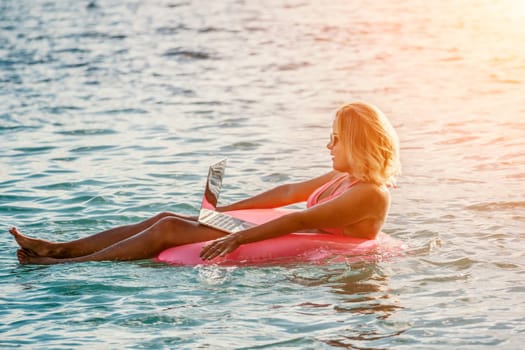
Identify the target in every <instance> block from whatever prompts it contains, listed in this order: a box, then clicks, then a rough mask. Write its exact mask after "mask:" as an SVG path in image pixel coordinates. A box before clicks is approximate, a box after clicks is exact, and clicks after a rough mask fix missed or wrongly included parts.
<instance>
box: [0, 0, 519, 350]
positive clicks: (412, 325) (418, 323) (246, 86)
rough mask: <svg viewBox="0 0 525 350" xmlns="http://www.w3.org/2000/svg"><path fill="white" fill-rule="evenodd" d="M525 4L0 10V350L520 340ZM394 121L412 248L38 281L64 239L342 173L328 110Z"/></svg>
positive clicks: (109, 265) (399, 205) (49, 273)
mask: <svg viewBox="0 0 525 350" xmlns="http://www.w3.org/2000/svg"><path fill="white" fill-rule="evenodd" d="M524 19H525V6H524V5H523V2H522V1H519V0H498V1H496V0H484V1H474V0H458V1H452V0H445V1H439V2H421V1H415V0H391V1H388V0H383V1H374V2H367V1H342V0H341V1H339V0H334V1H330V2H318V1H313V2H306V1H302V0H298V1H284V2H281V1H261V2H242V1H233V0H231V1H230V0H224V1H216V2H204V1H192V2H184V1H177V0H171V1H163V0H152V1H132V2H129V1H127V2H124V1H120V0H107V1H98V0H94V1H91V2H75V1H67V0H65V1H55V2H47V1H26V0H18V1H15V0H4V1H1V2H0V89H1V92H2V93H1V94H0V106H1V107H0V141H1V152H0V224H1V227H2V230H3V231H4V234H3V235H1V236H0V248H1V249H0V261H1V265H0V266H1V267H0V285H1V290H2V293H1V295H0V314H1V315H2V322H1V324H0V348H24V349H25V348H27V349H30V348H34V349H37V348H38V349H42V348H46V349H69V348H87V349H91V348H97V349H98V348H112V349H121V348H133V349H140V348H152V349H157V348H176V349H194V348H211V349H233V348H236V349H248V348H251V349H253V348H258V349H267V348H276V349H277V348H278V349H282V348H289V349H320V348H324V349H332V348H348V349H493V348H495V347H496V348H498V349H519V348H520V347H521V345H522V343H523V342H524V341H525V302H524V299H525V298H524V297H525V283H524V282H523V281H524V280H525V278H524V277H525V273H524V271H525V270H524V265H525V260H524V255H525V253H524V252H525V244H524V238H525V215H524V209H525V199H524V190H523V181H524V178H525V153H524V151H523V146H524V144H523V140H524V136H525V123H524V122H523V119H524V117H525V104H523V96H524V95H525V65H524V63H523V62H525V49H524V46H523V45H520V43H522V42H524V41H525V27H524V26H523V24H522V23H523V20H524ZM355 99H359V100H366V101H370V102H372V103H375V104H377V105H378V106H380V107H381V108H382V109H383V110H384V111H385V112H386V113H387V114H388V115H389V117H390V118H391V120H392V121H393V123H394V125H395V126H396V128H397V130H398V132H399V134H400V138H401V142H402V161H403V166H404V174H403V176H402V177H401V178H400V179H399V187H398V188H397V189H395V190H393V206H392V210H391V214H390V218H389V221H388V223H387V224H386V226H385V228H384V231H385V232H387V233H389V234H391V235H392V236H394V237H397V238H399V239H401V240H403V241H404V242H406V243H407V244H408V246H409V248H408V254H407V256H405V257H401V258H395V259H388V260H385V261H379V262H374V263H372V262H352V263H348V264H339V265H333V266H310V265H292V266H274V267H259V268H252V267H243V268H223V267H221V268H219V267H196V268H180V267H169V266H164V265H161V264H154V263H152V262H150V261H139V262H131V263H129V262H126V263H122V262H121V263H115V262H101V263H83V264H75V265H60V266H21V265H19V264H18V262H17V260H16V256H15V252H16V244H15V242H14V241H13V240H12V238H11V237H10V235H9V234H8V233H7V229H8V228H9V227H10V226H12V225H17V226H18V227H19V228H20V229H21V230H22V231H24V232H26V233H29V234H32V235H35V236H38V237H42V238H45V239H51V240H60V241H62V240H69V239H74V238H78V237H83V236H85V235H89V234H92V233H95V232H98V231H100V230H103V229H107V228H108V227H113V226H116V225H123V224H128V223H131V222H135V221H138V220H142V219H144V218H146V217H148V216H151V215H153V214H155V213H158V212H160V211H165V210H171V211H177V212H182V213H185V214H195V213H196V211H197V209H198V206H199V200H200V196H201V194H202V188H203V183H204V174H205V172H206V169H207V166H208V164H209V163H211V162H212V161H215V160H217V159H218V158H221V157H223V156H227V157H229V159H230V162H229V168H228V173H227V178H226V180H225V189H224V192H223V197H222V198H221V201H222V202H223V203H227V202H231V201H234V200H237V199H240V198H243V197H244V196H246V195H250V194H255V193H257V192H259V191H262V190H264V189H266V188H268V187H271V186H273V185H277V184H281V183H285V182H288V181H298V180H302V179H306V178H308V177H311V176H315V175H318V174H321V173H323V172H324V171H327V170H328V169H329V166H330V159H329V155H328V152H327V151H326V149H325V148H324V146H325V144H326V143H327V141H328V137H329V133H330V128H331V120H332V117H333V113H334V110H335V109H336V108H337V107H338V106H339V105H340V104H342V103H343V102H346V101H350V100H355Z"/></svg>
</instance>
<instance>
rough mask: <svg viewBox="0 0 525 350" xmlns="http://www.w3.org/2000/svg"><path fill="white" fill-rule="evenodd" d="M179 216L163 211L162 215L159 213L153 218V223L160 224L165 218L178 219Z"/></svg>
mask: <svg viewBox="0 0 525 350" xmlns="http://www.w3.org/2000/svg"><path fill="white" fill-rule="evenodd" d="M176 216H177V215H176V214H175V213H172V212H169V211H163V212H161V213H158V214H157V215H155V216H154V217H153V221H155V222H158V221H160V220H162V219H164V218H170V217H176Z"/></svg>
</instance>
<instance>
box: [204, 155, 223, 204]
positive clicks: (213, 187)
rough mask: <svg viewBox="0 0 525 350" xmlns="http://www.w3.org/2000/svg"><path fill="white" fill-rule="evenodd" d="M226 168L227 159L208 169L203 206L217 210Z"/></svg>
mask: <svg viewBox="0 0 525 350" xmlns="http://www.w3.org/2000/svg"><path fill="white" fill-rule="evenodd" d="M225 169H226V159H223V160H221V161H220V162H217V163H215V164H212V165H211V166H210V168H209V170H208V178H207V179H206V186H205V189H204V196H202V205H201V208H204V209H209V210H215V208H217V202H218V201H219V194H220V192H221V188H222V179H223V177H224V170H225Z"/></svg>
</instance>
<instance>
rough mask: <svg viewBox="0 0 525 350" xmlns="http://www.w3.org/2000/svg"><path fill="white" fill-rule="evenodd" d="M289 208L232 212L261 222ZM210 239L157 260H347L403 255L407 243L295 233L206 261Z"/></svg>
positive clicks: (243, 262)
mask: <svg viewBox="0 0 525 350" xmlns="http://www.w3.org/2000/svg"><path fill="white" fill-rule="evenodd" d="M287 212H289V210H282V209H252V210H238V211H232V212H228V214H230V215H232V216H235V217H238V218H241V219H244V220H248V221H251V222H254V223H257V224H261V223H264V222H266V221H269V220H272V219H274V218H276V217H279V216H281V215H284V214H286V213H287ZM206 244H207V242H199V243H192V244H186V245H182V246H178V247H173V248H169V249H166V250H164V251H163V252H161V253H160V254H159V255H158V256H157V257H156V258H155V259H154V260H155V261H156V262H162V263H167V264H170V265H182V266H195V265H263V264H279V263H295V262H316V263H323V262H327V261H330V262H344V261H348V260H349V259H350V260H373V259H376V258H378V257H383V256H384V255H389V256H392V255H399V254H400V253H401V252H402V250H403V244H402V242H400V241H399V240H397V239H394V238H392V237H390V236H389V235H387V234H386V233H382V232H381V233H380V234H379V235H378V236H377V237H376V239H373V240H367V239H359V238H352V237H345V236H336V235H331V234H319V233H292V234H288V235H285V236H280V237H276V238H272V239H267V240H264V241H259V242H254V243H248V244H243V245H241V246H240V247H239V248H237V249H236V250H235V251H233V252H231V253H230V254H228V255H226V256H224V257H217V258H215V259H213V260H211V261H204V260H202V259H201V258H200V257H199V253H200V252H201V249H202V247H203V246H204V245H206Z"/></svg>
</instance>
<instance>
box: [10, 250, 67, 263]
mask: <svg viewBox="0 0 525 350" xmlns="http://www.w3.org/2000/svg"><path fill="white" fill-rule="evenodd" d="M16 256H17V257H18V261H19V262H20V264H22V265H28V264H36V265H52V264H58V263H60V262H61V261H60V259H55V258H49V257H46V256H37V255H33V253H32V252H31V251H28V250H25V249H18V250H17V252H16Z"/></svg>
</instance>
